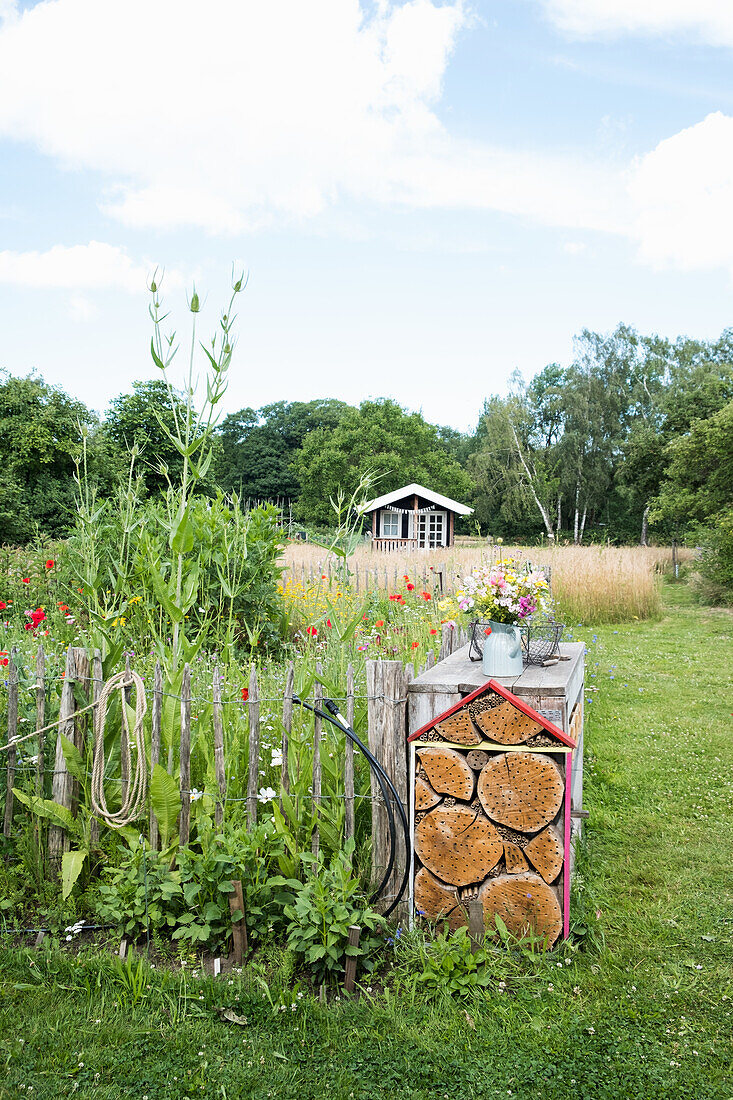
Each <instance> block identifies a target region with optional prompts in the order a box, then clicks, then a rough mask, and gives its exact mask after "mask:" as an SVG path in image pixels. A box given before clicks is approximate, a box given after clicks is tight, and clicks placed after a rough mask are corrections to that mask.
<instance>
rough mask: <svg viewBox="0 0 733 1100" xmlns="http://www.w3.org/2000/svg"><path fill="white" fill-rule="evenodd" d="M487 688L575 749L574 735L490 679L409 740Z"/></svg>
mask: <svg viewBox="0 0 733 1100" xmlns="http://www.w3.org/2000/svg"><path fill="white" fill-rule="evenodd" d="M487 690H491V691H495V692H496V694H497V695H501V697H502V698H503V699H506V701H507V702H508V703H511V705H512V706H513V707H516V709H517V710H518V711H520V712H521V713H522V714H524V715H526V716H527V718H531V719H532V721H533V722H537V723H538V724H539V725H540V726H542V728H543V729H544V730H545V731H546V732H547V733H549V734H550V736H551V737H556V738H557V740H558V741H559V742H560V743H561V744H563V745H567V746H568V748H571V749H574V748H575V747H576V742H575V741H574V740H573V739H572V737H568V735H567V734H566V733H564V732H563V731H562V730H561V729H560V727H559V726H556V725H555V723H554V722H551V721H550V720H549V718H545V717H544V716H543V715H542V714H540V713H539V711H536V710H535V709H534V708H533V707H530V706H529V705H528V704H527V703H525V702H524V700H523V699H520V698H519V696H517V695H513V694H512V692H511V691H509V689H508V688H505V687H504V686H503V685H502V684H500V683H499V682H498V680H488V681H487V683H485V684H482V685H481V687H478V688H476V690H475V691H472V692H471V694H470V695H466V696H465V697H464V698H463V699H461V701H460V702H458V703H456V704H455V705H454V706H452V707H450V708H449V709H448V710H445V711H443V713H442V714H438V715H437V716H436V717H435V718H432V719H431V720H430V721H429V722H426V724H425V725H424V726H421V727H420V729H419V730H416V731H415V732H414V733H413V734H411V735H410V736H409V737H408V738H407V740H408V741H416V740H417V739H418V738H419V737H421V736H422V734H424V733H428V732H429V731H430V730H431V729H433V727H434V726H436V725H437V724H438V722H443V721H445V719H446V718H450V716H451V715H452V714H455V713H456V712H457V711H459V710H462V709H463V707H465V706H467V705H468V704H469V703H472V702H473V700H474V699H477V698H478V697H479V695H483V694H484V693H485V692H486V691H487Z"/></svg>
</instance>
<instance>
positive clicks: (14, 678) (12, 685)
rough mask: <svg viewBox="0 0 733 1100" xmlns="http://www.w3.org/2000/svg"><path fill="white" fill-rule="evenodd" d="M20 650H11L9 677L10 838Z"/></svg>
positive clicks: (5, 827) (7, 801)
mask: <svg viewBox="0 0 733 1100" xmlns="http://www.w3.org/2000/svg"><path fill="white" fill-rule="evenodd" d="M17 659H18V650H17V647H16V646H13V648H12V649H11V650H10V675H9V676H8V746H9V747H8V762H7V769H8V770H7V773H6V780H5V820H4V822H3V836H10V833H11V830H12V828H13V802H14V799H13V787H14V786H15V762H16V759H17V753H18V750H17V748H16V747H15V739H16V737H17V736H18V665H17V663H16V662H17Z"/></svg>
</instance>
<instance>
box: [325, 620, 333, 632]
mask: <svg viewBox="0 0 733 1100" xmlns="http://www.w3.org/2000/svg"><path fill="white" fill-rule="evenodd" d="M326 626H327V627H328V628H329V630H330V629H331V628H332V624H331V620H330V619H326Z"/></svg>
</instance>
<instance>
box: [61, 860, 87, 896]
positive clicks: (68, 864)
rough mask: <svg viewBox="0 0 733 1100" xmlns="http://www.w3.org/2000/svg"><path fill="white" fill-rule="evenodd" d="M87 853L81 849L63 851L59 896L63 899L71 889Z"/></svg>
mask: <svg viewBox="0 0 733 1100" xmlns="http://www.w3.org/2000/svg"><path fill="white" fill-rule="evenodd" d="M88 855H89V853H88V852H87V851H85V850H84V849H82V850H81V851H78V852H64V854H63V856H62V857H61V897H62V898H63V900H64V901H66V899H67V898H68V896H69V894H70V893H71V891H72V890H73V888H74V883H75V882H76V880H77V879H78V877H79V875H80V874H81V869H82V867H83V866H84V860H85V859H86V858H87V856H88Z"/></svg>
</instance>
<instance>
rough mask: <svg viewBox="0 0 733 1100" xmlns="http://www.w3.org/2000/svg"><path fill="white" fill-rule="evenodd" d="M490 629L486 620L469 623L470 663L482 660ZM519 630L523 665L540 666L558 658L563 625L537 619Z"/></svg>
mask: <svg viewBox="0 0 733 1100" xmlns="http://www.w3.org/2000/svg"><path fill="white" fill-rule="evenodd" d="M490 627H491V623H490V621H489V620H488V619H486V620H482V619H475V620H474V621H473V622H472V623H471V637H470V642H469V648H468V656H469V658H470V659H471V660H472V661H480V660H481V659H482V657H483V655H484V646H485V644H486V639H487V637H488V635H487V633H486V631H487V630H488V629H489V628H490ZM519 629H520V633H521V637H522V657H523V658H524V663H525V665H541V664H542V663H543V662H544V661H549V660H550V659H551V658H552V657H557V656H559V653H560V639H561V638H562V632H563V630H564V629H565V624H564V623H557V622H555V620H554V619H538V620H537V621H536V622H531V621H530V622H526V623H523V624H522V625H521V626H520V628H519Z"/></svg>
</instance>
